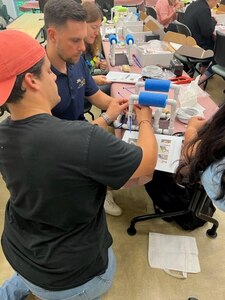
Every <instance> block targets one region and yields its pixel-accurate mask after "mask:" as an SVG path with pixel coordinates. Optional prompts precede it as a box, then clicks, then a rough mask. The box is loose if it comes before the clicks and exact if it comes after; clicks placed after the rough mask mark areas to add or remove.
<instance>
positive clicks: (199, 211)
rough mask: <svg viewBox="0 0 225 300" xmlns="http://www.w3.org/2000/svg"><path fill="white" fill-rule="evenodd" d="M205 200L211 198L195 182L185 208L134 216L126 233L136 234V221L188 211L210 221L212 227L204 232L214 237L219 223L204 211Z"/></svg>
mask: <svg viewBox="0 0 225 300" xmlns="http://www.w3.org/2000/svg"><path fill="white" fill-rule="evenodd" d="M207 201H211V200H210V199H209V197H208V196H207V194H206V192H205V190H204V188H203V187H202V185H200V184H197V185H196V187H195V191H194V194H193V196H192V199H191V201H190V204H189V207H188V209H187V210H180V211H175V212H167V213H163V212H159V213H158V212H156V213H153V214H147V215H142V216H137V217H134V218H133V219H132V220H131V222H130V227H129V228H128V229H127V233H128V234H129V235H135V234H136V228H135V224H136V223H138V222H142V221H147V220H151V219H155V218H171V217H175V216H182V215H185V214H187V213H189V212H193V213H194V214H195V215H196V217H198V218H199V219H202V220H204V221H206V222H210V223H212V224H213V226H212V228H211V229H208V230H207V232H206V233H207V235H208V236H209V237H211V238H216V236H217V232H216V230H217V228H218V226H219V223H218V221H217V220H216V219H214V218H212V217H211V216H208V215H206V214H205V213H204V205H205V203H206V202H207Z"/></svg>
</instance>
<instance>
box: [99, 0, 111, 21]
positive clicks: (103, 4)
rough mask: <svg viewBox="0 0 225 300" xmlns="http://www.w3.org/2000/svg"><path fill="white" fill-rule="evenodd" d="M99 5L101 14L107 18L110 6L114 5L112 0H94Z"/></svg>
mask: <svg viewBox="0 0 225 300" xmlns="http://www.w3.org/2000/svg"><path fill="white" fill-rule="evenodd" d="M95 2H96V3H97V4H98V5H99V6H100V8H101V10H102V13H103V15H104V16H105V17H106V18H107V19H110V18H111V8H112V7H114V0H95Z"/></svg>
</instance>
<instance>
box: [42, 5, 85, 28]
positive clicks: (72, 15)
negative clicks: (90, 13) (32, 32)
mask: <svg viewBox="0 0 225 300" xmlns="http://www.w3.org/2000/svg"><path fill="white" fill-rule="evenodd" d="M44 19H45V26H46V28H49V27H50V26H52V25H54V26H56V27H57V26H58V27H60V26H63V25H65V24H66V22H67V21H68V20H74V21H77V22H86V19H87V13H86V11H85V9H84V8H83V7H82V5H81V4H79V3H77V2H76V1H75V0H63V1H60V0H48V1H47V3H46V5H45V8H44Z"/></svg>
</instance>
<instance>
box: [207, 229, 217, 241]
mask: <svg viewBox="0 0 225 300" xmlns="http://www.w3.org/2000/svg"><path fill="white" fill-rule="evenodd" d="M206 234H207V236H208V237H210V238H212V239H215V238H216V237H217V232H215V231H214V230H212V229H208V230H207V231H206Z"/></svg>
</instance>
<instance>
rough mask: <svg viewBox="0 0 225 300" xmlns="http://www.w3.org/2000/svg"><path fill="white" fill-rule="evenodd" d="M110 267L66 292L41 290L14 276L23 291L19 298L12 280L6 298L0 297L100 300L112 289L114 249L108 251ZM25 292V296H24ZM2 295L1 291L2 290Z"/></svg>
mask: <svg viewBox="0 0 225 300" xmlns="http://www.w3.org/2000/svg"><path fill="white" fill-rule="evenodd" d="M108 257H109V262H108V267H107V269H106V271H105V273H104V274H102V275H99V276H96V277H94V278H92V279H91V280H89V281H88V282H86V283H84V284H82V285H81V286H78V287H76V288H72V289H69V290H64V291H49V290H45V289H43V288H40V287H38V286H36V285H34V284H33V283H31V282H29V281H27V280H26V279H25V278H23V277H22V276H21V275H19V274H18V276H17V275H14V276H13V277H12V278H14V280H15V278H16V279H17V284H16V286H17V289H18V290H20V291H21V293H20V294H16V295H18V296H14V294H13V292H14V291H13V290H15V288H14V286H15V285H14V286H11V280H12V279H11V280H9V281H8V289H7V291H5V294H4V295H5V298H4V297H2V298H1V297H0V299H1V300H22V299H24V296H27V295H28V294H29V292H31V293H32V294H33V295H35V296H37V297H38V298H40V299H42V300H98V299H100V298H99V297H100V296H101V295H103V294H104V293H106V292H107V291H108V289H109V288H110V287H111V284H112V280H113V277H114V274H115V270H116V259H115V256H114V253H113V250H112V247H110V248H109V249H108ZM22 291H24V294H22ZM0 295H1V290H0Z"/></svg>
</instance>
